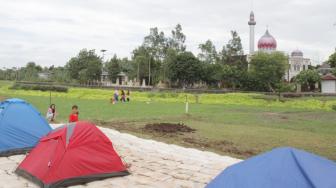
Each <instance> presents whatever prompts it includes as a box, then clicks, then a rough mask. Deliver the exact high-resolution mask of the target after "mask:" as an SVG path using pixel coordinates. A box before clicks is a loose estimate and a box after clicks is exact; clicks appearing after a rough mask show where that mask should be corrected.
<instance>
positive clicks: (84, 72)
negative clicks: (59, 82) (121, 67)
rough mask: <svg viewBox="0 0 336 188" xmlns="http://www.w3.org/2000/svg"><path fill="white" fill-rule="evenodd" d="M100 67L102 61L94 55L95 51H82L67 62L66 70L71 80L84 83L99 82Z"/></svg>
mask: <svg viewBox="0 0 336 188" xmlns="http://www.w3.org/2000/svg"><path fill="white" fill-rule="evenodd" d="M102 66H103V64H102V59H101V58H100V57H99V56H98V55H97V54H96V53H95V50H89V51H88V50H86V49H83V50H81V51H80V52H79V54H78V55H77V56H76V57H73V58H71V59H70V60H69V61H68V62H67V65H66V68H67V70H68V71H69V74H70V78H71V79H74V80H79V81H80V82H81V83H85V82H87V81H96V80H99V79H100V75H101V71H102Z"/></svg>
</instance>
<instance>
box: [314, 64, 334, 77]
mask: <svg viewBox="0 0 336 188" xmlns="http://www.w3.org/2000/svg"><path fill="white" fill-rule="evenodd" d="M317 70H318V72H319V73H320V74H321V75H326V74H329V73H331V71H332V68H331V67H330V65H329V63H327V62H324V63H323V64H322V65H321V66H320V67H319V68H318V69H317Z"/></svg>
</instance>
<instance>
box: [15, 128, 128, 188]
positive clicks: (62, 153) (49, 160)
mask: <svg viewBox="0 0 336 188" xmlns="http://www.w3.org/2000/svg"><path fill="white" fill-rule="evenodd" d="M16 173H17V174H19V175H22V176H24V177H27V178H28V179H31V180H33V181H34V182H36V183H37V184H39V185H40V186H42V187H60V186H68V185H74V184H80V183H85V182H89V181H94V180H97V179H104V178H108V177H114V176H124V175H128V174H129V173H128V171H127V170H126V167H125V165H124V164H123V163H122V161H121V159H120V157H119V156H118V154H117V153H116V152H115V151H114V149H113V146H112V143H111V141H110V140H109V139H108V138H107V137H106V136H105V135H104V133H102V132H101V131H100V130H99V129H98V128H97V127H96V126H95V125H94V124H92V123H88V122H76V123H70V124H68V125H66V126H64V127H60V128H57V129H55V130H53V131H52V132H50V133H49V134H48V135H47V136H45V137H43V138H42V139H41V140H40V143H39V144H38V145H37V146H36V147H35V148H34V149H33V150H32V152H31V153H30V154H29V155H28V156H27V157H26V158H25V159H24V161H23V162H22V163H21V164H20V165H19V167H18V168H17V169H16Z"/></svg>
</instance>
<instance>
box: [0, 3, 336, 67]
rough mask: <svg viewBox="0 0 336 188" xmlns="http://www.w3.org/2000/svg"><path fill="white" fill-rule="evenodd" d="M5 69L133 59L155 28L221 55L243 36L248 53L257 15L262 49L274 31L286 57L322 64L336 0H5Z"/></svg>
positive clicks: (1, 36)
mask: <svg viewBox="0 0 336 188" xmlns="http://www.w3.org/2000/svg"><path fill="white" fill-rule="evenodd" d="M0 4H1V9H0V68H2V67H13V66H23V65H25V64H26V63H27V62H28V61H35V62H36V63H38V64H40V65H43V66H51V65H64V64H65V63H66V62H67V61H68V60H69V58H70V57H71V56H74V55H76V54H77V53H78V52H79V50H80V49H82V48H87V49H96V50H97V51H98V52H99V51H100V49H106V50H108V51H107V55H106V57H107V58H109V57H111V55H112V54H113V53H116V54H118V56H122V57H124V56H127V57H130V55H131V51H132V50H133V49H134V48H136V47H137V46H139V45H141V43H142V41H143V37H144V36H145V35H146V34H148V32H149V28H150V27H158V28H159V29H160V30H163V31H164V32H165V33H166V34H167V35H168V34H170V30H171V29H172V28H173V27H174V26H175V25H176V24H177V23H180V24H181V25H182V27H183V30H184V33H185V34H186V36H187V41H186V43H187V48H188V50H190V51H193V52H194V53H198V44H200V43H203V42H204V41H206V40H207V39H211V40H212V41H213V42H214V43H215V44H216V46H217V49H221V48H222V46H223V44H225V43H226V42H227V41H228V40H229V38H230V30H237V31H238V33H239V35H240V36H241V38H242V43H243V47H244V50H245V52H248V41H249V39H248V34H249V27H248V25H247V22H248V18H249V13H250V11H251V9H252V8H253V10H254V12H255V17H256V21H257V25H256V43H257V41H258V39H259V38H260V37H261V36H262V35H263V34H264V32H265V29H266V26H267V25H268V26H269V30H270V33H271V34H272V35H273V36H274V37H275V38H276V40H277V42H278V50H281V51H285V52H290V51H292V50H295V49H297V48H298V49H300V50H302V51H303V52H304V55H305V56H306V57H308V58H311V59H312V60H313V62H314V63H316V62H318V61H323V60H326V59H327V57H328V56H329V55H330V54H331V53H332V52H333V51H334V49H335V47H336V26H333V25H334V24H335V23H336V11H335V9H336V1H335V0H282V1H279V0H254V3H253V5H252V3H251V0H234V1H224V0H118V1H117V0H0Z"/></svg>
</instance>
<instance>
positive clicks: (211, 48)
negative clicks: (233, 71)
mask: <svg viewBox="0 0 336 188" xmlns="http://www.w3.org/2000/svg"><path fill="white" fill-rule="evenodd" d="M198 48H199V49H200V50H201V52H200V53H199V54H198V58H199V59H200V60H201V61H203V62H205V63H208V64H215V63H217V62H218V54H217V50H216V46H215V45H214V44H213V43H212V41H211V40H207V41H206V42H205V43H204V44H200V45H199V47H198Z"/></svg>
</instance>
